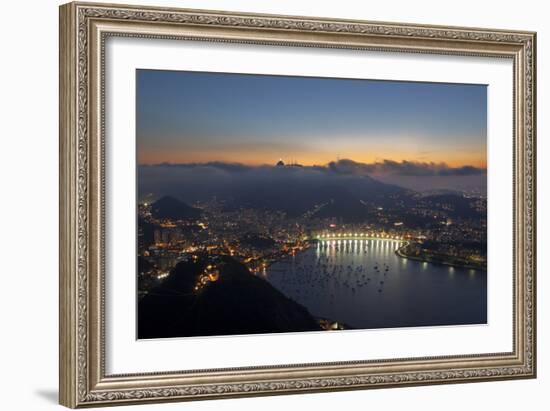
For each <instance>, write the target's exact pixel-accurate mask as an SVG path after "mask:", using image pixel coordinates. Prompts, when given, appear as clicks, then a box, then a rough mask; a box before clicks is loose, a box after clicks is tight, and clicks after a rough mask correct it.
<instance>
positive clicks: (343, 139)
mask: <svg viewBox="0 0 550 411" xmlns="http://www.w3.org/2000/svg"><path fill="white" fill-rule="evenodd" d="M486 104H487V96H486V87H485V86H483V85H465V84H436V83H413V82H395V81H391V82H390V81H375V80H357V79H327V78H307V77H290V76H266V75H245V74H224V73H202V72H176V71H154V70H138V72H137V124H136V131H137V133H136V134H137V142H138V164H140V165H151V164H161V163H175V164H178V163H208V162H226V163H239V164H244V165H248V166H259V165H265V164H274V163H275V162H276V161H278V160H279V159H280V158H282V159H283V160H284V161H286V162H289V161H296V162H299V163H300V164H303V165H306V166H313V165H320V166H323V165H326V164H328V163H330V162H331V161H335V160H337V159H338V158H341V159H352V160H353V161H355V162H358V163H364V164H377V163H378V164H379V163H384V162H385V161H391V162H398V163H399V162H408V163H418V164H424V165H436V166H441V165H444V166H447V167H451V168H455V167H458V168H459V167H464V166H473V167H477V168H482V169H484V168H485V167H486V133H487V129H486V127H487V126H486V122H487V116H486Z"/></svg>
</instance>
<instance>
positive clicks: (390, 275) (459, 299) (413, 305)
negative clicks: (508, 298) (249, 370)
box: [263, 240, 487, 328]
mask: <svg viewBox="0 0 550 411" xmlns="http://www.w3.org/2000/svg"><path fill="white" fill-rule="evenodd" d="M401 244H402V243H401V242H399V241H391V240H333V241H324V242H320V243H318V244H316V245H314V246H312V247H311V248H310V249H308V250H307V251H305V252H303V253H301V254H298V255H296V256H294V257H289V258H288V259H285V260H283V261H279V262H277V263H275V264H273V265H272V266H270V267H268V268H267V269H266V271H265V272H264V273H263V275H264V276H265V278H266V279H267V280H268V281H269V282H270V283H271V284H273V285H274V286H275V287H276V288H278V289H279V290H280V291H282V292H283V293H284V294H285V295H287V296H288V297H290V298H292V299H294V300H295V301H298V302H299V303H301V304H302V305H304V306H305V307H307V308H308V310H309V311H310V312H311V313H312V314H313V315H314V316H316V317H321V318H327V319H330V320H334V321H339V322H342V323H344V324H347V325H348V326H350V327H352V328H385V327H405V326H420V325H453V324H483V323H486V322H487V275H486V273H485V272H482V271H476V270H471V269H463V268H458V267H449V266H445V265H436V264H431V263H426V262H418V261H414V260H410V259H403V258H401V257H398V256H397V255H396V254H395V250H396V249H397V248H399V247H400V245H401Z"/></svg>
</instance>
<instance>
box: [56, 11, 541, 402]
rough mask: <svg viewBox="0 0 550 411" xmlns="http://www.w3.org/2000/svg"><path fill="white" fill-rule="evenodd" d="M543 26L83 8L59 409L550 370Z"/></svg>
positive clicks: (76, 61)
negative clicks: (539, 288)
mask: <svg viewBox="0 0 550 411" xmlns="http://www.w3.org/2000/svg"><path fill="white" fill-rule="evenodd" d="M535 40H536V36H535V33H532V32H517V31H507V30H487V29H472V28H458V27H441V26H420V25H409V24H396V23H376V22H365V21H344V20H327V19H316V18H309V17H308V18H305V17H289V16H274V15H253V14H244V13H240V14H236V13H229V12H218V11H198V10H184V9H166V8H154V7H134V6H120V5H118V6H115V5H105V4H91V3H70V4H66V5H63V6H61V8H60V159H61V164H60V184H61V190H60V209H61V211H60V221H61V223H60V238H61V240H60V241H61V242H60V250H61V251H60V267H61V268H60V324H61V330H60V402H61V404H63V405H65V406H68V407H73V408H74V407H83V406H104V405H116V404H128V403H140V402H151V401H172V400H195V399H196V400H198V399H214V398H224V397H238V396H250V395H266V394H287V393H305V392H315V391H327V390H345V389H368V388H382V387H395V386H410V385H418V384H440V383H456V382H475V381H487V380H499V379H511V378H533V377H535V375H536V349H535V346H536V338H535V337H536V330H535V322H536V321H535V314H536V313H535V252H536V247H535V219H536V214H535V154H536V150H535V134H536V127H535V125H536V124H535V100H536V99H535V84H536V80H535V67H536V64H535V62H536V59H535V50H536V43H535Z"/></svg>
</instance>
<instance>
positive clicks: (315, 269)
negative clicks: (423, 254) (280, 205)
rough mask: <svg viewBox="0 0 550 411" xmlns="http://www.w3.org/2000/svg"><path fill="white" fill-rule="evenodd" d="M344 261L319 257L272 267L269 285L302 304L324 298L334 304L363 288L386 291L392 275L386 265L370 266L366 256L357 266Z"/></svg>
mask: <svg viewBox="0 0 550 411" xmlns="http://www.w3.org/2000/svg"><path fill="white" fill-rule="evenodd" d="M345 260H346V261H345V262H342V258H341V257H340V258H338V257H335V256H330V255H318V256H316V257H315V260H313V261H312V260H311V259H307V260H303V261H301V262H296V261H294V262H286V263H285V264H284V267H280V268H276V267H272V270H271V271H272V274H270V276H269V281H271V282H273V283H275V284H274V285H276V286H277V288H279V289H280V290H281V291H282V292H283V293H285V294H286V295H288V296H289V297H291V298H293V299H296V300H297V301H298V302H301V303H306V302H307V301H308V300H310V299H316V300H319V299H321V298H324V299H328V302H329V303H334V302H335V299H336V297H339V298H340V299H343V298H346V297H353V296H354V295H358V294H359V291H360V290H361V289H362V288H363V287H375V290H376V292H378V293H382V292H383V291H384V285H385V284H386V281H387V276H388V275H389V274H390V273H391V267H390V266H389V265H388V264H387V263H382V264H380V263H378V262H373V263H372V266H371V265H370V264H368V260H367V261H365V260H366V259H365V258H364V257H363V256H361V258H360V261H359V264H355V259H353V258H352V259H350V258H346V259H345ZM273 274H275V276H273ZM306 305H307V304H306Z"/></svg>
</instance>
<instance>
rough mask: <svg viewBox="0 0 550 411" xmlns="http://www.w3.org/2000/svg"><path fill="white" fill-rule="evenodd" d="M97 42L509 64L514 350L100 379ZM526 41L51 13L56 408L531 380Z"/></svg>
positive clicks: (530, 135) (523, 36)
mask: <svg viewBox="0 0 550 411" xmlns="http://www.w3.org/2000/svg"><path fill="white" fill-rule="evenodd" d="M109 36H131V37H143V38H169V39H178V40H186V39H194V40H197V39H198V40H203V41H218V42H239V43H252V44H261V45H285V46H306V47H328V48H348V49H358V50H391V51H400V52H408V53H427V54H428V53H436V54H453V55H475V56H490V57H501V58H507V59H512V60H513V63H514V79H513V87H514V99H515V101H514V106H515V107H514V113H513V116H514V158H515V161H514V241H515V250H514V309H513V318H514V333H513V341H514V349H513V351H512V352H505V353H488V354H483V355H471V356H448V357H432V358H408V359H391V360H376V361H354V362H346V363H325V364H295V365H288V366H277V367H256V368H251V367H248V368H245V367H243V368H239V369H221V370H199V371H192V372H190V371H187V372H185V371H182V372H178V371H174V372H170V373H157V374H155V373H146V374H140V375H106V374H105V367H104V357H105V356H104V354H105V353H104V321H105V320H104V317H103V312H104V308H103V293H104V267H103V261H104V251H103V240H104V219H103V210H104V206H105V205H104V193H103V187H104V170H103V158H104V152H103V141H104V135H103V134H104V133H103V114H104V113H103V106H104V104H103V96H104V83H103V80H104V79H103V67H104V59H105V56H104V44H105V39H106V38H107V37H109ZM535 49H536V35H535V33H533V32H517V31H504V30H498V31H497V30H486V29H472V28H458V27H441V26H422V25H410V24H395V23H376V22H365V21H350V20H326V19H316V18H309V17H308V18H306V17H290V16H274V15H254V14H244V13H239V14H236V13H227V12H218V11H198V10H184V9H166V8H149V7H133V6H121V5H107V4H92V3H70V4H66V5H63V6H61V8H60V403H61V404H63V405H65V406H68V407H72V408H75V407H84V406H103V405H115V404H127V403H143V402H151V401H155V402H160V401H169V400H198V399H212V398H224V397H240V396H251V395H266V394H289V393H305V392H316V391H328V390H348V389H368V388H379V387H397V386H410V385H419V384H422V385H424V384H439V383H457V382H474V381H487V380H502V379H512V378H534V377H535V376H536V328H535V326H536V317H535V314H536V311H535V303H536V301H535V270H536V266H535V263H536V256H535V252H536V244H535V229H536V214H535V195H536V188H535V187H536V181H535V177H536V176H535V169H536V167H535V161H536V156H535V133H536V131H535V101H536V96H535V85H536V79H535V74H536V73H535V67H536V62H535V59H536V58H535Z"/></svg>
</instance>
